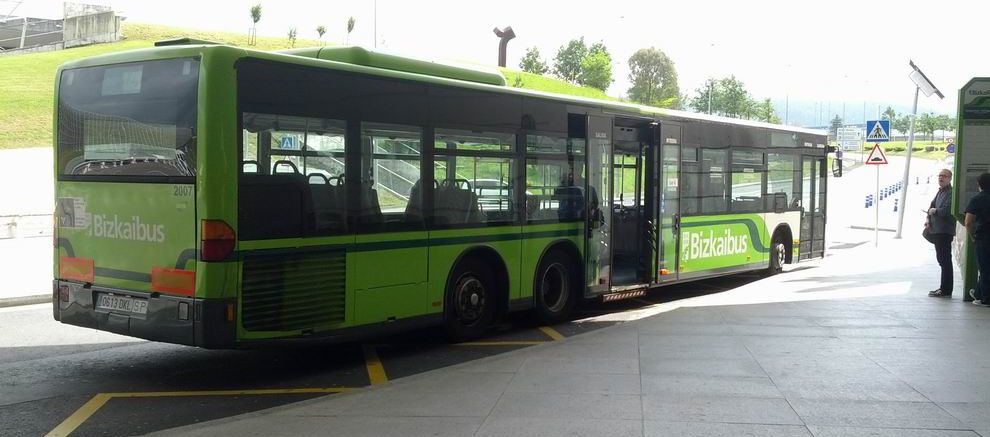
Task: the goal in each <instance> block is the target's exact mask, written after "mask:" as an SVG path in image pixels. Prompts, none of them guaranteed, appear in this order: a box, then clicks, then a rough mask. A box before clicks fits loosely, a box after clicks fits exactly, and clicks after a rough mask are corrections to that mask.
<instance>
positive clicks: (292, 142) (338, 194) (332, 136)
mask: <svg viewBox="0 0 990 437" xmlns="http://www.w3.org/2000/svg"><path fill="white" fill-rule="evenodd" d="M242 123H243V127H244V131H243V134H242V138H243V140H242V145H241V149H242V161H241V166H240V167H241V175H240V179H239V184H238V187H239V194H238V209H239V213H238V222H239V232H240V236H241V237H242V238H244V239H246V240H251V239H270V238H292V237H308V236H317V235H332V234H340V233H344V232H346V231H347V193H346V191H345V190H344V187H343V184H344V182H345V178H344V168H345V167H344V140H345V138H346V135H345V134H346V124H345V122H343V121H341V120H326V119H316V118H306V117H295V116H286V115H274V114H259V113H244V115H243V118H242Z"/></svg>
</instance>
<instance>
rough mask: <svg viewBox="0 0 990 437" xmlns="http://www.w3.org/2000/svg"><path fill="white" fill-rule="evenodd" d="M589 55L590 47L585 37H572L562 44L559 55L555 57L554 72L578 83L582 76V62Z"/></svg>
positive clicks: (560, 76)
mask: <svg viewBox="0 0 990 437" xmlns="http://www.w3.org/2000/svg"><path fill="white" fill-rule="evenodd" d="M587 55H588V47H587V46H586V45H585V44H584V37H583V36H582V37H581V38H580V39H572V40H571V41H570V42H568V43H567V45H566V46H560V49H559V50H557V56H555V57H554V58H553V74H556V75H557V77H559V78H561V79H563V80H566V81H568V82H571V83H578V80H579V79H580V78H581V62H582V61H584V57H585V56H587Z"/></svg>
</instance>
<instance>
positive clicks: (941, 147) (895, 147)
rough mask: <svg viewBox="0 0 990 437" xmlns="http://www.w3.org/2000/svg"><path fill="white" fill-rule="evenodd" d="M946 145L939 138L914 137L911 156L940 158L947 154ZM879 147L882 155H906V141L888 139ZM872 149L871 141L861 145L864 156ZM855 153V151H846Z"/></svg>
mask: <svg viewBox="0 0 990 437" xmlns="http://www.w3.org/2000/svg"><path fill="white" fill-rule="evenodd" d="M946 145H948V143H947V142H945V141H942V140H941V139H935V141H929V140H927V139H919V138H917V137H915V139H914V147H913V148H912V151H911V157H912V158H925V159H935V160H941V159H945V157H946V156H948V152H946V151H945V146H946ZM880 148H882V149H883V153H884V155H887V156H907V141H890V142H886V143H880ZM926 148H931V149H932V150H930V151H926V150H925V149H926ZM871 150H873V143H867V144H866V145H864V146H863V151H864V157H865V156H866V154H868V153H870V151H871ZM846 153H855V152H846Z"/></svg>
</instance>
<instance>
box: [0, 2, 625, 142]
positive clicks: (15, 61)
mask: <svg viewBox="0 0 990 437" xmlns="http://www.w3.org/2000/svg"><path fill="white" fill-rule="evenodd" d="M123 33H124V35H125V38H126V39H125V40H124V41H120V42H115V43H109V44H96V45H91V46H86V47H77V48H72V49H68V50H59V51H53V52H44V53H31V54H25V55H15V56H4V57H0V77H2V78H3V81H4V89H3V92H2V93H0V120H3V128H2V129H0V149H11V148H21V147H38V146H48V145H51V143H52V112H53V111H52V108H53V100H54V88H55V69H56V68H57V67H58V66H59V65H61V64H63V63H65V62H69V61H72V60H76V59H80V58H86V57H90V56H96V55H102V54H105V53H111V52H118V51H123V50H132V49H140V48H147V47H151V46H152V45H153V44H154V42H155V41H160V40H163V39H169V38H177V37H183V36H187V37H190V38H195V39H201V40H209V41H216V42H223V43H228V44H231V45H236V46H247V35H245V34H240V33H230V32H213V31H202V30H194V29H182V28H175V27H166V26H157V25H148V24H133V23H127V22H125V23H124V24H123ZM319 44H320V42H319V41H316V40H297V41H296V47H308V46H316V45H319ZM288 47H289V41H288V38H286V37H258V44H257V45H256V46H255V47H254V48H258V49H262V50H280V49H285V48H288ZM502 73H503V74H504V75H505V76H506V79H507V80H508V83H509V84H510V85H512V84H515V85H516V86H522V87H524V88H529V89H535V90H540V91H547V92H554V93H560V94H570V95H578V96H584V97H592V98H598V99H610V100H617V99H615V98H612V97H608V96H606V95H605V93H604V92H602V91H599V90H596V89H592V88H586V87H580V86H576V85H571V84H568V83H564V82H561V81H559V80H555V79H552V78H547V77H543V76H539V75H535V74H529V73H523V72H518V71H511V70H507V69H502Z"/></svg>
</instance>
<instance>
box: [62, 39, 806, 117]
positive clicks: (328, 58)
mask: <svg viewBox="0 0 990 437" xmlns="http://www.w3.org/2000/svg"><path fill="white" fill-rule="evenodd" d="M181 41H182V40H181V39H178V40H172V41H169V43H170V44H169V45H164V46H157V47H153V48H147V49H138V50H131V51H126V52H116V53H110V54H107V55H101V56H96V57H92V58H86V59H82V60H76V61H71V62H68V63H66V64H63V65H62V66H61V67H59V68H60V69H66V68H78V67H86V66H91V65H101V64H108V63H118V62H133V61H137V60H145V59H162V58H165V57H171V56H183V55H186V54H191V53H196V52H201V53H204V54H205V53H207V52H211V51H214V50H225V51H226V50H230V49H233V50H236V51H237V52H239V53H238V54H237V55H235V56H240V57H255V58H261V59H268V60H273V61H281V62H290V63H297V64H304V65H312V66H318V67H323V68H331V69H336V70H347V71H354V72H360V73H365V74H372V75H377V76H386V77H394V78H400V79H407V80H415V81H419V82H434V83H440V84H444V85H449V86H457V87H461V88H473V89H479V90H485V91H494V92H501V93H508V94H517V95H525V96H533V97H542V98H547V99H553V100H557V101H562V102H566V103H573V104H578V105H590V106H595V107H600V108H603V109H605V110H609V111H616V112H619V113H620V114H616V115H622V116H626V117H635V116H639V117H642V118H647V119H656V118H659V117H663V118H667V119H675V120H678V119H679V120H686V121H687V120H694V121H707V122H712V123H724V124H733V125H741V126H749V127H756V128H765V129H773V130H778V131H787V132H796V133H802V134H808V135H826V132H825V131H822V130H814V129H805V128H800V127H794V126H785V125H779V124H772V123H765V122H760V121H752V120H743V119H738V118H729V117H722V116H717V115H709V114H701V113H695V112H687V111H679V110H673V109H665V108H657V107H652V106H646V105H640V104H635V103H628V102H613V101H608V100H599V99H593V98H589V97H581V96H573V95H566V94H557V93H551V92H545V91H536V90H530V89H525V88H516V87H511V86H508V85H507V82H506V80H505V77H504V76H502V74H501V73H498V72H492V71H482V70H480V69H473V68H467V67H461V66H453V65H448V64H442V63H437V62H430V61H425V60H421V59H415V58H410V57H404V56H399V55H395V54H388V53H383V52H378V51H374V50H368V49H364V48H361V47H310V48H299V49H290V50H284V51H277V52H268V51H261V50H255V49H250V48H243V47H235V46H230V45H222V44H221V45H214V44H211V43H209V42H204V41H196V40H188V41H189V43H190V44H194V45H183V44H182V42H181Z"/></svg>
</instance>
